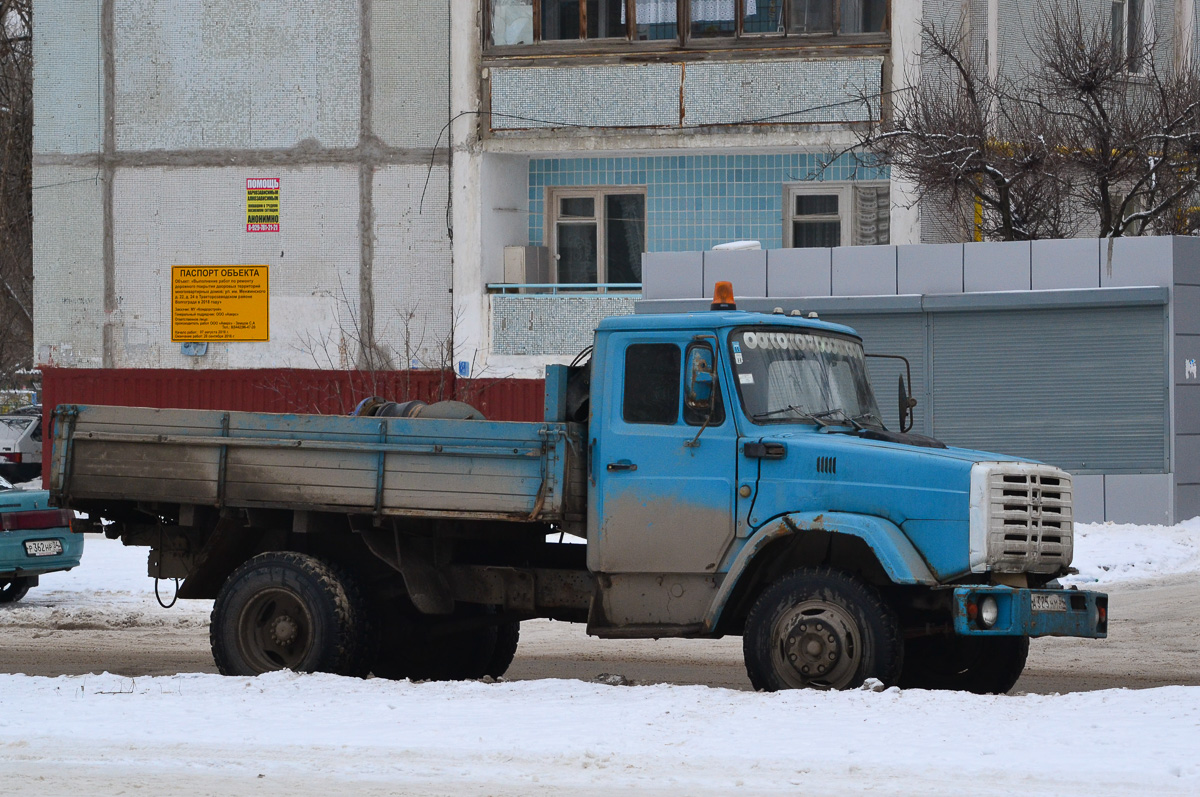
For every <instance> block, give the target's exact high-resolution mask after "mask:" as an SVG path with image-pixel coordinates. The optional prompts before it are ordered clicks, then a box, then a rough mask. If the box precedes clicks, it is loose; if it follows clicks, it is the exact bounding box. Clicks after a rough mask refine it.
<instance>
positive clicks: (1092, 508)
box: [1071, 475, 1104, 523]
mask: <svg viewBox="0 0 1200 797" xmlns="http://www.w3.org/2000/svg"><path fill="white" fill-rule="evenodd" d="M1071 487H1072V489H1073V490H1074V496H1073V498H1074V501H1075V506H1074V510H1075V522H1076V523H1103V522H1104V477H1103V476H1099V475H1096V476H1073V477H1072V479H1071Z"/></svg>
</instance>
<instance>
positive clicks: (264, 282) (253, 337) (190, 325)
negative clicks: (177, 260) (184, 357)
mask: <svg viewBox="0 0 1200 797" xmlns="http://www.w3.org/2000/svg"><path fill="white" fill-rule="evenodd" d="M267 270H268V269H267V266H171V340H173V341H175V342H187V341H197V342H205V341H216V340H239V341H267V340H270V339H271V313H270V292H269V285H270V281H269V279H268V276H267Z"/></svg>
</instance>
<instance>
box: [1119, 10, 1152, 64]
mask: <svg viewBox="0 0 1200 797" xmlns="http://www.w3.org/2000/svg"><path fill="white" fill-rule="evenodd" d="M1111 3H1112V10H1113V12H1115V11H1116V7H1117V6H1120V7H1121V12H1120V13H1121V40H1120V44H1119V45H1118V43H1117V32H1116V31H1115V30H1112V31H1110V34H1111V36H1112V39H1113V49H1114V50H1116V49H1117V47H1118V46H1119V47H1120V53H1121V55H1120V58H1119V61H1118V59H1117V56H1116V53H1115V52H1114V53H1113V56H1114V59H1113V60H1114V61H1117V62H1118V63H1125V64H1128V65H1129V68H1128V69H1127V70H1126V74H1129V75H1140V74H1142V73H1143V72H1144V71H1145V69H1146V58H1147V57H1149V55H1150V54H1149V53H1148V52H1147V51H1146V42H1147V41H1149V40H1150V39H1149V35H1150V34H1151V33H1152V32H1153V27H1152V18H1153V16H1154V4H1153V2H1151V0H1111ZM1132 3H1137V6H1138V19H1137V20H1136V21H1137V27H1138V31H1137V33H1138V40H1137V48H1138V52H1137V53H1136V56H1137V57H1136V58H1135V57H1134V55H1135V54H1134V53H1133V52H1132V47H1133V43H1132V42H1131V41H1130V37H1129V7H1130V5H1131V4H1132ZM1112 16H1113V17H1115V16H1116V14H1115V13H1113V14H1112ZM1110 24H1111V22H1110Z"/></svg>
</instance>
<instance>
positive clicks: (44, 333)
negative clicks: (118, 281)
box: [33, 166, 104, 368]
mask: <svg viewBox="0 0 1200 797" xmlns="http://www.w3.org/2000/svg"><path fill="white" fill-rule="evenodd" d="M33 184H34V185H36V186H44V187H43V188H39V189H38V190H36V191H34V192H33V262H34V263H35V264H37V274H36V279H35V280H34V283H33V321H34V323H33V332H34V343H33V351H34V358H35V360H36V361H37V362H38V363H40V364H43V365H64V366H75V367H81V368H99V367H100V366H102V365H103V364H104V349H103V340H104V260H103V255H102V253H103V251H104V211H103V205H102V204H101V192H102V189H101V184H100V175H99V174H98V173H97V171H96V170H95V169H77V168H70V167H66V166H37V167H35V168H34V170H33Z"/></svg>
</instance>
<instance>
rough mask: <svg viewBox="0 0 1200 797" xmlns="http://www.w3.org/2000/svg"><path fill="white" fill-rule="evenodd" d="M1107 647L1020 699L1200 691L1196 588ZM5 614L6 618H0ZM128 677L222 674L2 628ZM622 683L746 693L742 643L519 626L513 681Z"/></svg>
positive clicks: (197, 652) (126, 648) (9, 648)
mask: <svg viewBox="0 0 1200 797" xmlns="http://www.w3.org/2000/svg"><path fill="white" fill-rule="evenodd" d="M1109 594H1110V596H1111V598H1110V617H1111V620H1110V625H1109V637H1108V639H1105V640H1076V639H1039V640H1034V642H1033V646H1032V649H1031V653H1030V659H1029V664H1028V666H1027V667H1026V670H1025V674H1024V676H1023V677H1022V678H1021V680H1020V681H1019V682H1018V683H1017V686H1016V688H1015V689H1014V690H1013V691H1014V693H1017V692H1027V693H1041V694H1050V693H1055V692H1075V691H1085V690H1094V689H1112V688H1121V687H1127V688H1147V687H1154V686H1167V685H1172V684H1179V685H1189V686H1196V685H1200V581H1196V580H1193V579H1192V578H1180V579H1174V580H1168V581H1162V582H1153V583H1141V584H1130V585H1123V586H1120V587H1117V588H1115V589H1110V590H1109ZM0 611H3V609H0ZM103 671H108V672H113V673H119V674H121V675H126V676H139V675H171V674H175V673H180V672H215V671H216V668H215V667H214V666H213V661H212V656H211V654H210V652H209V646H208V631H207V629H206V628H203V627H197V626H195V624H192V625H191V627H173V626H162V625H143V624H139V623H136V622H135V623H130V624H129V625H128V626H125V627H118V628H112V627H106V628H98V627H93V626H91V625H90V624H88V623H79V622H69V621H68V622H57V621H56V620H55V619H54V618H53V617H51V618H49V619H47V620H45V621H43V622H41V623H39V624H36V625H35V624H21V625H12V624H5V625H4V626H3V627H2V628H0V672H7V673H25V674H28V675H44V676H57V675H79V674H85V673H93V672H103ZM602 674H609V675H621V676H624V677H625V678H627V679H629V680H630V681H632V682H634V683H660V682H666V683H674V684H702V685H708V686H721V687H729V688H733V689H749V688H750V684H749V681H748V680H747V678H746V672H745V669H744V668H743V666H742V652H741V639H740V638H733V637H731V638H727V639H720V640H715V641H713V640H659V641H653V640H632V641H630V640H600V639H592V638H590V637H588V636H587V635H586V634H585V633H584V632H583V628H582V627H581V626H574V625H570V624H566V623H554V622H547V621H535V622H528V623H525V624H523V625H522V631H521V644H520V646H519V648H518V650H517V656H516V660H515V661H514V662H513V665H512V667H511V668H510V669H509V672H508V674H507V676H506V677H507V678H509V679H522V680H524V679H537V678H577V679H583V680H589V679H593V678H596V677H597V676H600V675H602Z"/></svg>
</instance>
